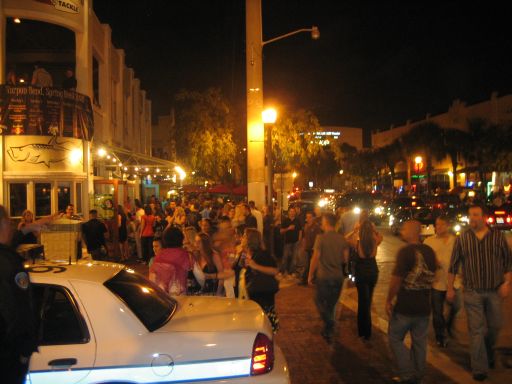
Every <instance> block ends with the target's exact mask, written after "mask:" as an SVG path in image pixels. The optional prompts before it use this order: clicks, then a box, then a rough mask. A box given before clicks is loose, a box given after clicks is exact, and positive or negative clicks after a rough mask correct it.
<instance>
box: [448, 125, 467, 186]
mask: <svg viewBox="0 0 512 384" xmlns="http://www.w3.org/2000/svg"><path fill="white" fill-rule="evenodd" d="M441 134H442V138H443V147H442V150H443V152H444V153H445V154H446V155H448V157H449V158H450V162H451V163H452V174H453V180H454V187H456V186H457V166H458V165H459V159H461V158H462V157H464V154H465V153H466V152H467V149H468V146H469V141H470V136H469V134H468V133H467V132H464V131H461V130H460V129H457V128H442V130H441Z"/></svg>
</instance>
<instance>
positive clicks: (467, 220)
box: [459, 216, 469, 224]
mask: <svg viewBox="0 0 512 384" xmlns="http://www.w3.org/2000/svg"><path fill="white" fill-rule="evenodd" d="M459 221H461V222H463V223H468V224H469V217H467V216H462V217H461V218H460V219H459Z"/></svg>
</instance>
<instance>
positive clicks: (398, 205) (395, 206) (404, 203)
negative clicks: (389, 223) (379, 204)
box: [387, 196, 426, 216]
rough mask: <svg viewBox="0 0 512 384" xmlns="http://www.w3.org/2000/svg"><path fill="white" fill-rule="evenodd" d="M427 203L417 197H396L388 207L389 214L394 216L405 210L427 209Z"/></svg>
mask: <svg viewBox="0 0 512 384" xmlns="http://www.w3.org/2000/svg"><path fill="white" fill-rule="evenodd" d="M425 206H426V204H425V202H424V201H423V200H422V199H420V198H419V197H417V196H398V197H395V198H394V199H393V200H391V202H390V203H389V204H388V206H387V214H388V216H389V215H393V214H396V212H397V211H399V210H401V209H403V208H418V207H425Z"/></svg>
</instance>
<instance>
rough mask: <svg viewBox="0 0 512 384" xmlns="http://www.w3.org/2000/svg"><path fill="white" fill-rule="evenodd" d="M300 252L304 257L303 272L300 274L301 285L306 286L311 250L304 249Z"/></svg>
mask: <svg viewBox="0 0 512 384" xmlns="http://www.w3.org/2000/svg"><path fill="white" fill-rule="evenodd" d="M302 252H303V255H304V272H303V273H302V283H304V284H306V283H307V282H308V276H309V266H310V264H311V256H313V250H312V249H311V250H308V249H306V250H304V251H302Z"/></svg>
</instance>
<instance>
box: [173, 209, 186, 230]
mask: <svg viewBox="0 0 512 384" xmlns="http://www.w3.org/2000/svg"><path fill="white" fill-rule="evenodd" d="M186 221H187V215H186V214H185V210H184V209H183V207H176V210H175V211H174V215H173V220H172V224H173V225H174V226H176V227H178V228H180V229H181V228H183V226H184V225H185V222H186Z"/></svg>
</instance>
